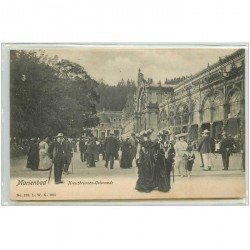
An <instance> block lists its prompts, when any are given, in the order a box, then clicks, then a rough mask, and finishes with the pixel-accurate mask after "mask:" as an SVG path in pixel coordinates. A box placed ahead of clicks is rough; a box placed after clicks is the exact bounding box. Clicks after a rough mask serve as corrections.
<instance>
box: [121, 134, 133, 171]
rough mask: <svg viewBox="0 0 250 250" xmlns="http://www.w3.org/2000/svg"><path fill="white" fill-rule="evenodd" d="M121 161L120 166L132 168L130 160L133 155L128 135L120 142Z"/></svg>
mask: <svg viewBox="0 0 250 250" xmlns="http://www.w3.org/2000/svg"><path fill="white" fill-rule="evenodd" d="M121 151H122V156H121V162H120V168H132V161H133V155H132V145H131V143H130V141H129V136H127V137H126V139H125V140H124V141H123V142H122V143H121Z"/></svg>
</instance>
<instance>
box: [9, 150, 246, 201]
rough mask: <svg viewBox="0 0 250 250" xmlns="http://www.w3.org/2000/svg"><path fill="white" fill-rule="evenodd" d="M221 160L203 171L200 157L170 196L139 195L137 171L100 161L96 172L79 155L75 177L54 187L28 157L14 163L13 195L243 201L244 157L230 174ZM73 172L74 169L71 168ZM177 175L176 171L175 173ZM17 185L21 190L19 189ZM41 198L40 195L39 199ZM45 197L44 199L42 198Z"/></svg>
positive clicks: (177, 181) (236, 159)
mask: <svg viewBox="0 0 250 250" xmlns="http://www.w3.org/2000/svg"><path fill="white" fill-rule="evenodd" d="M221 164H222V161H221V156H220V155H218V154H217V155H216V156H214V157H213V169H212V171H203V170H202V168H200V165H201V161H200V157H199V155H198V154H196V160H195V164H194V167H193V172H192V176H191V178H180V177H179V176H175V182H174V183H172V184H171V185H172V189H171V191H170V192H168V193H162V192H159V191H157V190H154V191H153V192H151V193H149V194H145V193H140V192H137V191H136V190H135V189H134V187H135V183H136V180H137V168H136V167H133V168H132V169H121V168H120V167H119V161H115V166H114V170H109V169H106V168H105V167H104V161H102V160H101V161H99V162H97V164H96V168H87V167H86V163H82V162H81V161H80V157H79V153H75V154H74V157H73V173H72V174H70V175H63V181H64V183H63V184H60V185H55V184H54V177H53V174H52V179H51V182H50V183H48V181H47V179H48V175H49V172H48V171H46V172H43V171H32V170H30V169H27V168H26V159H25V157H20V158H15V159H12V160H11V194H12V198H13V199H21V200H23V199H24V200H30V199H31V200H33V199H34V200H36V199H45V200H48V199H49V200H50V199H52V200H53V199H54V200H55V199H56V200H60V199H69V200H75V199H87V200H93V199H100V200H103V199H105V200H107V199H108V200H109V199H176V198H178V199H189V198H194V199H198V198H242V197H244V196H245V173H243V172H241V155H240V154H238V155H237V154H235V155H233V156H232V157H231V158H230V170H229V171H222V170H221V169H222V166H221ZM70 170H71V171H72V165H71V166H70ZM175 173H176V174H177V171H175ZM19 180H24V181H36V180H40V181H41V180H42V181H44V182H46V184H45V185H18V181H19ZM17 185H18V186H17ZM38 194H40V195H38ZM43 195H45V196H43Z"/></svg>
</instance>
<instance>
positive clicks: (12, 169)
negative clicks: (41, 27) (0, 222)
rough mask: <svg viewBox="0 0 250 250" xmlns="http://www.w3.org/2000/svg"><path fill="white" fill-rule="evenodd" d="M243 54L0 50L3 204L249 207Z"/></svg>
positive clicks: (201, 48) (60, 47) (158, 49)
mask: <svg viewBox="0 0 250 250" xmlns="http://www.w3.org/2000/svg"><path fill="white" fill-rule="evenodd" d="M247 51H248V47H247V45H244V46H242V45H239V46H237V45H232V46H228V45H227V46H222V45H218V46H210V45H193V46H191V45H186V46H184V45H183V46H178V45H176V46H174V45H171V46H170V45H168V44H166V45H155V44H154V45H150V44H148V45H147V44H141V45H140V44H138V45H135V44H134V45H133V44H131V45H122V44H117V45H97V44H96V45H85V44H83V45H69V46H66V45H65V44H56V45H46V44H40V45H39V44H34V45H32V44H29V45H27V44H26V45H25V44H4V45H3V54H4V55H5V58H3V62H4V64H5V67H4V71H3V75H4V78H3V85H4V86H5V88H6V90H5V93H6V95H5V97H4V100H3V107H4V110H5V111H6V112H5V113H4V114H5V116H4V117H3V119H6V121H7V122H6V124H5V123H4V124H3V125H4V126H3V127H4V128H3V129H5V130H3V134H4V135H6V138H7V139H6V140H5V143H6V144H5V145H7V148H6V149H5V150H6V152H7V153H6V152H5V153H3V154H2V158H3V161H2V170H3V171H4V174H3V178H2V183H4V184H6V183H7V184H6V185H7V189H8V190H9V191H8V195H7V196H8V197H9V199H10V201H14V202H18V201H111V202H112V201H128V202H129V201H169V200H194V201H195V200H204V199H207V200H209V199H214V200H218V201H219V200H225V199H228V200H242V199H243V200H244V199H246V198H247V188H246V187H247V181H248V180H247V176H246V170H245V165H246V158H245V148H246V145H245V142H246V141H247V140H246V136H247V135H246V131H245V124H246V115H245V98H246V94H245V93H246V92H245V82H246V73H247V72H246V71H247V69H246V61H247V59H246V56H247ZM5 104H6V105H5Z"/></svg>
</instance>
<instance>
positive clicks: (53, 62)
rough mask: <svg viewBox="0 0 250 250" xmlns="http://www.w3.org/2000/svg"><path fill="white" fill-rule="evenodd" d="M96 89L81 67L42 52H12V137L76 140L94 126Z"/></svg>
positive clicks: (95, 120)
mask: <svg viewBox="0 0 250 250" xmlns="http://www.w3.org/2000/svg"><path fill="white" fill-rule="evenodd" d="M97 86H98V83H97V82H96V81H95V80H93V79H92V78H91V77H90V76H89V75H88V74H87V72H86V71H85V70H84V68H83V67H82V66H81V65H78V64H76V63H72V62H70V61H67V60H61V61H58V58H56V57H54V58H49V57H47V56H46V55H45V53H44V52H43V51H20V50H19V51H16V50H15V51H11V60H10V101H11V106H10V130H11V136H12V137H14V136H15V137H19V138H30V137H32V136H37V137H38V136H39V137H41V136H48V135H55V134H56V133H58V132H63V133H65V134H67V135H69V136H76V135H79V134H81V133H82V131H83V127H90V126H95V125H97V124H98V122H99V120H98V118H97V116H96V104H97V102H98V100H99V96H98V94H97V92H96V88H97Z"/></svg>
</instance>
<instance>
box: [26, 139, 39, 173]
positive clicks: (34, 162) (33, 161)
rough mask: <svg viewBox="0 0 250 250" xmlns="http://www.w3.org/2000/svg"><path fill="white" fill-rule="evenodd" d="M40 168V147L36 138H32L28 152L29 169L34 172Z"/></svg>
mask: <svg viewBox="0 0 250 250" xmlns="http://www.w3.org/2000/svg"><path fill="white" fill-rule="evenodd" d="M38 166H39V145H38V142H37V139H36V138H31V140H30V145H29V150H28V158H27V168H31V169H32V170H34V171H36V170H38Z"/></svg>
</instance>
